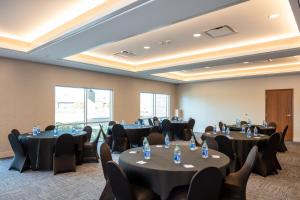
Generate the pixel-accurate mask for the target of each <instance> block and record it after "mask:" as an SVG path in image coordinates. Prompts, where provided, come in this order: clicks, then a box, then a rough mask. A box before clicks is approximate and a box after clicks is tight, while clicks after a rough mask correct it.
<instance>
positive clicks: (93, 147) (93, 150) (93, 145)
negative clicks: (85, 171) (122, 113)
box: [83, 126, 103, 162]
mask: <svg viewBox="0 0 300 200" xmlns="http://www.w3.org/2000/svg"><path fill="white" fill-rule="evenodd" d="M102 131H103V129H102V127H101V126H100V130H99V132H98V134H97V135H96V138H95V139H94V140H93V141H87V142H85V143H84V144H83V158H84V160H86V159H89V158H94V159H95V161H96V162H99V155H98V152H97V147H98V142H99V137H100V133H101V132H102Z"/></svg>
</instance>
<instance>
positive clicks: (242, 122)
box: [240, 121, 248, 126]
mask: <svg viewBox="0 0 300 200" xmlns="http://www.w3.org/2000/svg"><path fill="white" fill-rule="evenodd" d="M240 124H241V126H243V125H245V124H248V123H247V122H246V121H241V122H240Z"/></svg>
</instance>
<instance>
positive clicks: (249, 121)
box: [248, 119, 252, 127]
mask: <svg viewBox="0 0 300 200" xmlns="http://www.w3.org/2000/svg"><path fill="white" fill-rule="evenodd" d="M251 125H252V122H251V120H250V119H248V126H249V127H250V126H251Z"/></svg>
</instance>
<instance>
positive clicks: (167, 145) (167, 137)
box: [165, 133, 170, 149]
mask: <svg viewBox="0 0 300 200" xmlns="http://www.w3.org/2000/svg"><path fill="white" fill-rule="evenodd" d="M165 148H166V149H168V148H170V138H169V134H168V133H167V134H166V136H165Z"/></svg>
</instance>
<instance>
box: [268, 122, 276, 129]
mask: <svg viewBox="0 0 300 200" xmlns="http://www.w3.org/2000/svg"><path fill="white" fill-rule="evenodd" d="M268 126H272V127H274V128H277V124H276V122H269V123H268Z"/></svg>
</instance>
